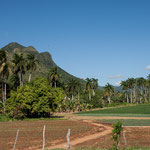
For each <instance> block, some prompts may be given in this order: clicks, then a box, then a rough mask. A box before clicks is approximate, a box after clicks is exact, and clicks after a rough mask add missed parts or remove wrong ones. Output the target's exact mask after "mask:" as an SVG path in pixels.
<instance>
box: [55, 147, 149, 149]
mask: <svg viewBox="0 0 150 150" xmlns="http://www.w3.org/2000/svg"><path fill="white" fill-rule="evenodd" d="M53 150H64V149H59V148H56V149H53ZM75 150H114V149H111V148H109V149H107V148H106V149H103V148H87V147H82V148H76V149H75ZM120 150H150V148H148V147H142V148H136V147H133V148H132V147H129V148H121V149H120Z"/></svg>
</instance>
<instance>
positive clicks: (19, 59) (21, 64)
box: [12, 53, 26, 86]
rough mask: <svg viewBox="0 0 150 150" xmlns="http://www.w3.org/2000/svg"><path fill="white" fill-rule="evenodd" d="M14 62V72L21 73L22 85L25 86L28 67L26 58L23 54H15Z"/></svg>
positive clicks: (20, 80)
mask: <svg viewBox="0 0 150 150" xmlns="http://www.w3.org/2000/svg"><path fill="white" fill-rule="evenodd" d="M12 62H13V64H14V72H16V73H17V74H19V82H20V86H23V74H25V68H26V63H25V58H24V57H23V54H22V53H20V54H14V55H13V60H12Z"/></svg>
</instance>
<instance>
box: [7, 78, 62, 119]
mask: <svg viewBox="0 0 150 150" xmlns="http://www.w3.org/2000/svg"><path fill="white" fill-rule="evenodd" d="M64 96H65V95H64V92H63V90H62V89H60V88H52V87H51V86H50V85H48V82H47V80H45V79H43V78H39V79H36V80H35V81H33V82H32V83H31V84H26V85H24V86H23V87H19V88H18V89H17V91H12V92H11V94H10V98H9V99H7V101H6V112H7V113H8V114H9V116H10V117H14V118H25V117H29V118H31V117H46V116H49V115H50V113H51V112H53V111H55V110H56V109H57V107H58V105H59V103H60V102H61V101H62V100H63V99H64Z"/></svg>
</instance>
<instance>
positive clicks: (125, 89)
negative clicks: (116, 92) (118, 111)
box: [121, 81, 129, 103]
mask: <svg viewBox="0 0 150 150" xmlns="http://www.w3.org/2000/svg"><path fill="white" fill-rule="evenodd" d="M121 86H122V90H123V92H124V93H125V98H126V99H127V103H129V96H128V88H129V87H128V83H127V81H122V82H121Z"/></svg>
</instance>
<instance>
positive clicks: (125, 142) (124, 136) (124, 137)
mask: <svg viewBox="0 0 150 150" xmlns="http://www.w3.org/2000/svg"><path fill="white" fill-rule="evenodd" d="M123 139H124V144H125V146H127V141H126V135H125V131H123Z"/></svg>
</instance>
